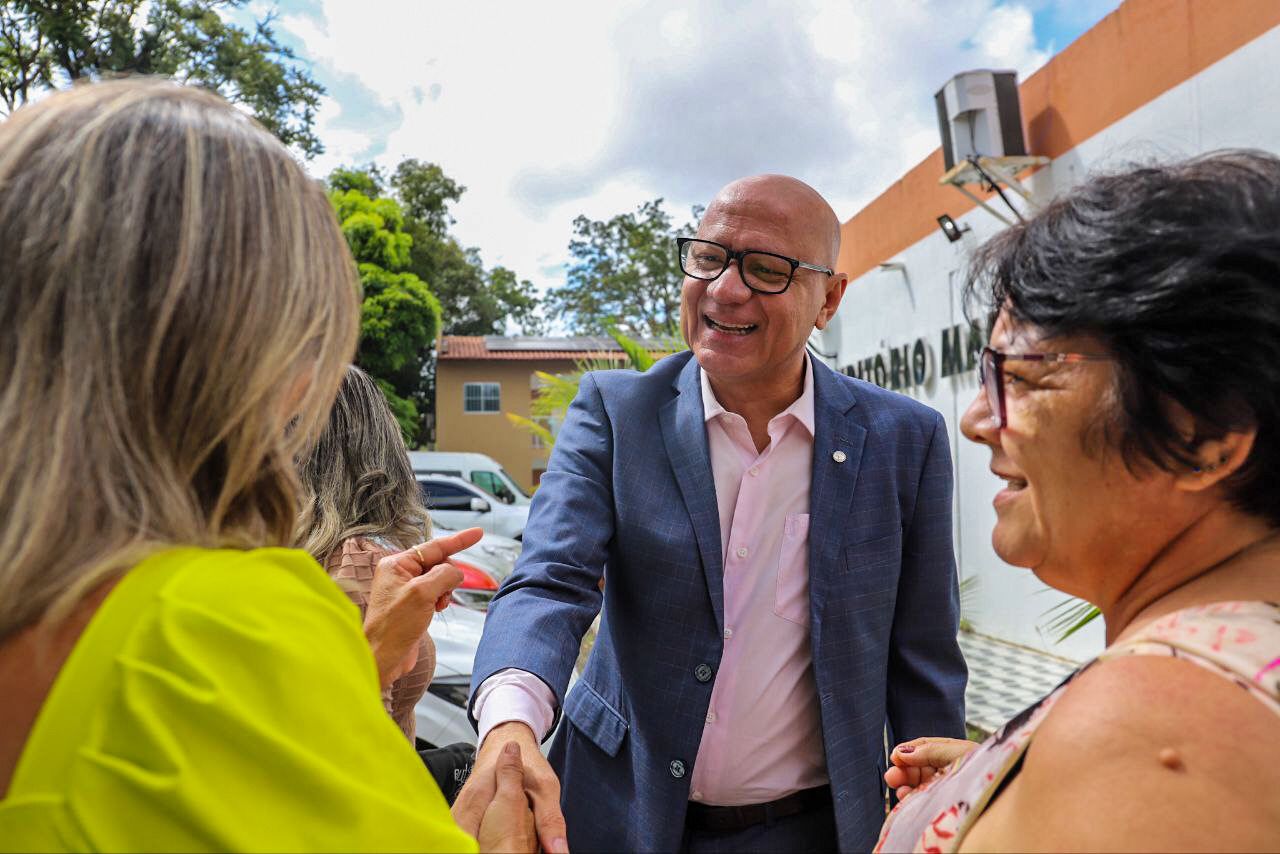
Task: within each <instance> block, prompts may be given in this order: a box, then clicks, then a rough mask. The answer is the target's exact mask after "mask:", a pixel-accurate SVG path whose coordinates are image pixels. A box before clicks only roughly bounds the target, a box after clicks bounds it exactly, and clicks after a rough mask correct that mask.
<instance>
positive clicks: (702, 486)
mask: <svg viewBox="0 0 1280 854" xmlns="http://www.w3.org/2000/svg"><path fill="white" fill-rule="evenodd" d="M674 385H675V389H676V391H677V392H678V394H677V396H676V397H675V398H673V399H672V400H670V401H669V402H667V403H666V404H664V405H663V407H662V409H661V410H660V411H659V419H658V420H659V423H660V424H661V427H662V440H663V443H664V444H665V445H666V448H667V456H668V458H669V459H670V460H671V468H672V469H673V470H674V472H675V478H676V483H677V484H678V485H679V486H680V494H681V495H682V496H683V497H684V503H685V508H686V509H687V510H688V512H689V519H690V521H692V523H693V531H694V536H695V537H696V538H697V541H698V554H699V555H700V556H701V558H702V571H703V573H704V574H705V575H706V581H707V593H708V594H709V595H710V596H711V606H712V608H713V609H714V610H715V614H716V625H717V626H718V627H720V628H721V629H722V630H723V627H724V561H723V556H722V555H721V553H720V552H721V548H720V508H719V506H718V505H717V504H716V486H715V478H714V477H713V476H712V474H711V451H710V450H709V447H708V444H707V425H706V420H705V417H704V414H703V407H702V384H701V381H700V380H699V378H698V360H697V359H694V358H690V359H689V363H688V364H687V365H685V367H684V370H682V371H681V372H680V376H679V377H677V379H676V382H675V384H674Z"/></svg>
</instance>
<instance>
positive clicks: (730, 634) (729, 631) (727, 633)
mask: <svg viewBox="0 0 1280 854" xmlns="http://www.w3.org/2000/svg"><path fill="white" fill-rule="evenodd" d="M731 637H733V629H731V628H728V627H727V626H726V627H725V630H724V639H725V640H728V639H729V638H731Z"/></svg>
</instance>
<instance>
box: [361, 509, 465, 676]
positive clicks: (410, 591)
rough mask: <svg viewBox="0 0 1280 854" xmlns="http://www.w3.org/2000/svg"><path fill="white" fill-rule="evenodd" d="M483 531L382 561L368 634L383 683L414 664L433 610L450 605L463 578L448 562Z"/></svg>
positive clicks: (373, 589) (369, 612)
mask: <svg viewBox="0 0 1280 854" xmlns="http://www.w3.org/2000/svg"><path fill="white" fill-rule="evenodd" d="M482 536H484V531H482V530H480V529H479V528H468V529H467V530H465V531H459V532H458V533H456V534H450V535H449V536H447V537H436V538H435V539H434V540H431V541H429V542H426V543H422V544H421V545H417V546H414V547H413V548H411V549H409V550H407V551H403V552H399V553H397V554H393V555H388V556H387V557H384V558H383V559H382V560H380V561H378V566H377V568H376V569H374V571H373V585H372V587H371V588H370V590H369V607H368V609H367V610H366V611H365V618H364V634H365V637H367V638H368V639H369V646H370V647H371V648H372V649H373V657H374V660H375V661H377V663H378V679H379V681H380V682H381V683H382V687H383V688H386V687H387V686H388V685H390V684H391V683H392V682H394V681H395V680H397V679H399V678H400V677H401V676H403V675H404V674H405V673H408V672H409V671H410V670H412V669H413V665H414V664H416V663H417V661H418V643H419V641H420V640H421V638H422V635H423V633H424V632H425V631H426V630H427V626H428V625H430V623H431V617H432V615H434V614H435V612H436V611H443V610H444V609H445V607H446V606H447V605H448V604H449V595H450V594H451V593H452V592H453V589H454V588H455V587H457V586H458V585H459V584H461V583H462V571H461V570H459V569H458V568H457V567H456V566H454V565H453V564H451V563H449V556H450V555H452V554H454V553H455V552H460V551H462V550H463V549H466V548H470V547H471V546H474V545H475V544H476V543H478V542H480V538H481V537H482Z"/></svg>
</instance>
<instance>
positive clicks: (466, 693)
mask: <svg viewBox="0 0 1280 854" xmlns="http://www.w3.org/2000/svg"><path fill="white" fill-rule="evenodd" d="M427 690H428V691H430V692H431V693H432V694H434V695H436V696H437V697H439V698H440V699H441V700H444V701H445V702H446V703H449V704H450V705H453V706H457V707H458V708H460V709H465V708H466V707H467V700H469V699H471V677H470V676H442V677H440V678H438V679H432V680H431V684H430V685H428V686H427Z"/></svg>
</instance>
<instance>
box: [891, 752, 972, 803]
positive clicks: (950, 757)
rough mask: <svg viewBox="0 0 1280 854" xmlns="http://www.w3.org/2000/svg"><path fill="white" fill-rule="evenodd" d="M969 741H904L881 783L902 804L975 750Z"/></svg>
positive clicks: (893, 756) (893, 755)
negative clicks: (886, 784)
mask: <svg viewBox="0 0 1280 854" xmlns="http://www.w3.org/2000/svg"><path fill="white" fill-rule="evenodd" d="M977 746H978V745H977V744H975V743H974V742H972V741H965V740H964V739H959V738H917V739H915V740H913V741H904V742H903V743H902V744H899V745H898V746H897V747H895V748H894V749H893V753H892V755H890V757H889V758H890V759H891V760H892V761H893V767H891V768H890V769H889V770H888V771H885V772H884V781H885V782H886V783H888V784H889V787H890V788H892V789H895V790H896V792H897V795H898V800H903V799H904V798H906V797H907V796H908V795H910V794H911V793H913V792H915V791H916V790H917V789H922V788H924V787H925V786H927V785H929V783H931V782H933V779H934V777H937V776H939V775H941V774H942V772H943V771H944V770H946V768H947V767H948V766H949V765H951V763H953V762H955V761H956V760H957V759H959V758H960V757H962V756H967V755H968V754H969V753H970V752H971V751H972V750H974V749H976V748H977Z"/></svg>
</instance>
